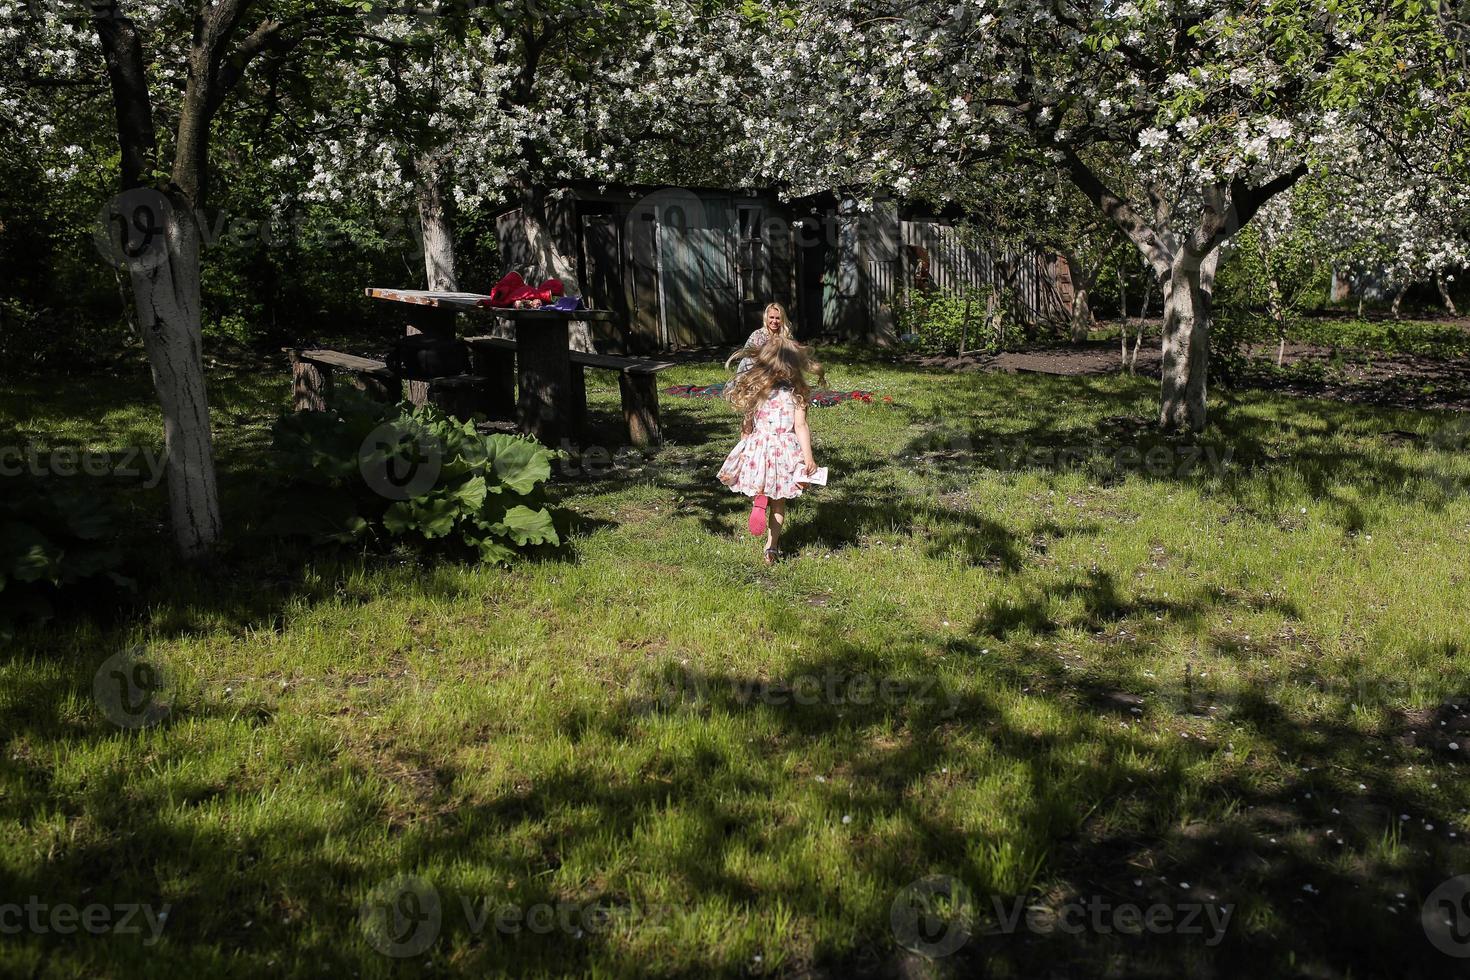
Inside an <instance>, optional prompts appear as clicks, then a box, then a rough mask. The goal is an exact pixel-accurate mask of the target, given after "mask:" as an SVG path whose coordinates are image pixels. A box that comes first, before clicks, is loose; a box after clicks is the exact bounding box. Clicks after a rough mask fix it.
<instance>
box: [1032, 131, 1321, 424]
mask: <svg viewBox="0 0 1470 980" xmlns="http://www.w3.org/2000/svg"><path fill="white" fill-rule="evenodd" d="M1061 150H1062V152H1063V155H1064V159H1065V160H1066V165H1067V170H1068V174H1069V176H1070V177H1071V179H1072V183H1073V184H1075V185H1076V187H1077V189H1078V190H1079V191H1081V192H1082V194H1083V195H1084V196H1086V197H1087V198H1088V199H1089V200H1090V201H1092V203H1093V204H1094V205H1096V206H1097V207H1098V209H1099V210H1101V211H1102V213H1103V214H1105V215H1107V216H1108V218H1109V219H1111V220H1112V222H1113V223H1114V224H1116V225H1117V226H1118V228H1119V230H1121V231H1122V232H1123V234H1125V235H1127V236H1128V239H1129V240H1130V241H1131V242H1133V244H1134V245H1135V246H1136V247H1137V248H1138V250H1139V252H1141V253H1142V254H1143V257H1144V259H1145V260H1146V261H1147V262H1148V264H1149V265H1150V266H1151V267H1152V268H1153V270H1154V272H1155V274H1157V275H1158V276H1159V278H1160V279H1161V280H1163V289H1164V329H1163V337H1162V345H1163V351H1162V353H1163V371H1162V377H1161V379H1160V383H1159V384H1160V391H1159V425H1160V426H1161V427H1162V428H1164V429H1165V430H1170V431H1177V430H1182V429H1191V430H1194V431H1199V430H1200V429H1203V428H1204V426H1205V422H1206V419H1207V416H1206V410H1205V395H1206V387H1207V386H1206V376H1207V375H1208V373H1209V366H1210V301H1211V299H1212V298H1213V295H1214V290H1215V270H1216V269H1217V268H1218V266H1219V262H1220V246H1221V245H1223V244H1224V243H1225V242H1226V241H1228V240H1229V239H1230V236H1231V235H1233V234H1235V233H1236V232H1237V231H1239V230H1240V229H1241V228H1243V227H1244V226H1245V225H1246V223H1247V222H1249V221H1250V220H1251V218H1253V217H1255V215H1256V213H1257V212H1258V211H1259V210H1260V209H1261V205H1263V204H1265V202H1266V201H1268V200H1270V199H1271V198H1272V197H1274V196H1275V195H1276V194H1279V193H1281V192H1282V191H1284V190H1286V189H1288V188H1290V187H1291V186H1292V184H1294V183H1296V182H1297V181H1298V180H1300V179H1301V178H1302V176H1304V175H1305V174H1306V172H1307V168H1306V166H1305V165H1298V166H1297V167H1295V168H1293V169H1292V170H1290V171H1288V172H1286V173H1284V174H1281V175H1280V176H1278V177H1275V178H1273V179H1272V180H1269V181H1267V182H1266V183H1264V184H1260V185H1258V186H1251V185H1248V184H1246V183H1244V182H1242V181H1232V182H1231V183H1230V184H1218V185H1215V186H1212V187H1206V188H1205V189H1204V193H1203V200H1202V202H1201V204H1202V208H1201V212H1200V218H1199V222H1198V224H1197V226H1195V228H1194V230H1193V231H1192V232H1190V233H1189V234H1188V235H1186V236H1181V235H1180V234H1178V233H1176V232H1175V231H1173V230H1172V225H1173V224H1174V219H1175V214H1174V204H1173V203H1171V199H1170V198H1169V196H1168V195H1167V194H1166V193H1164V192H1163V191H1161V190H1159V189H1155V190H1152V191H1150V193H1149V199H1150V201H1151V202H1152V204H1153V215H1152V217H1146V216H1145V214H1144V212H1142V211H1140V210H1138V209H1136V208H1135V206H1134V205H1133V204H1132V203H1130V202H1129V201H1127V200H1125V199H1124V198H1122V197H1121V196H1119V195H1118V194H1116V193H1114V192H1113V191H1112V190H1111V189H1110V188H1109V187H1108V186H1107V185H1106V184H1104V183H1103V181H1102V179H1101V178H1100V177H1099V176H1098V175H1097V173H1096V172H1094V171H1093V170H1092V168H1091V167H1089V166H1088V165H1087V163H1086V162H1085V161H1083V160H1082V159H1081V157H1079V156H1078V155H1077V154H1076V152H1075V151H1072V150H1071V149H1070V148H1068V147H1066V146H1062V147H1061Z"/></svg>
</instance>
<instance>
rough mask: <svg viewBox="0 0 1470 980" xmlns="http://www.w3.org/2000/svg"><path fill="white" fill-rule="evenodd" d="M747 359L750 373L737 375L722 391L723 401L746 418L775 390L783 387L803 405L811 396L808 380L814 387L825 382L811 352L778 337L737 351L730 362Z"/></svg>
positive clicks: (743, 372) (806, 348)
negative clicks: (724, 399)
mask: <svg viewBox="0 0 1470 980" xmlns="http://www.w3.org/2000/svg"><path fill="white" fill-rule="evenodd" d="M747 357H748V358H750V359H751V360H752V362H753V363H752V364H751V366H750V368H749V370H746V371H742V372H741V373H740V374H738V375H736V377H735V380H734V381H731V382H730V383H729V384H728V385H727V386H726V387H725V398H726V400H727V401H729V402H730V404H731V405H734V406H735V408H736V409H737V410H738V411H740V412H743V413H745V414H747V415H749V414H750V413H751V412H753V411H755V410H756V409H757V408H759V407H760V405H761V403H762V402H764V401H765V400H766V398H767V397H768V396H769V395H770V393H771V391H772V389H774V388H778V387H780V386H782V385H785V386H786V387H788V388H790V389H791V390H792V391H794V392H795V393H796V396H797V397H798V398H800V399H801V400H802V401H805V400H806V399H807V397H808V396H809V395H810V394H811V385H810V384H808V380H809V379H810V380H811V381H815V382H816V383H817V384H822V383H823V382H824V381H825V380H826V373H825V372H824V371H823V369H822V365H820V364H818V363H817V362H816V361H814V360H812V352H811V348H809V347H803V346H802V345H801V344H798V343H797V342H796V341H794V340H792V339H790V338H789V337H783V336H781V335H779V334H778V335H776V336H775V337H772V338H771V339H770V340H768V341H766V342H765V343H764V344H761V345H760V346H759V347H746V348H743V349H741V350H739V351H736V352H735V354H734V355H732V356H731V358H730V360H732V361H733V360H735V359H737V358H740V359H743V358H747ZM727 366H728V362H727Z"/></svg>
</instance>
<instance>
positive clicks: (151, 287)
mask: <svg viewBox="0 0 1470 980" xmlns="http://www.w3.org/2000/svg"><path fill="white" fill-rule="evenodd" d="M157 197H158V199H159V200H162V199H163V195H162V194H158V195H157ZM170 204H171V205H173V206H171V207H169V208H168V209H167V210H166V211H165V213H164V214H162V215H159V216H158V219H159V220H158V223H157V225H156V226H155V228H156V229H157V230H159V231H161V232H162V238H161V240H159V241H157V242H156V243H155V245H154V246H153V247H152V248H151V249H149V251H148V252H146V253H145V257H146V260H144V261H135V262H134V263H132V268H131V273H130V277H131V280H132V285H133V300H134V305H135V307H136V309H137V314H138V326H139V332H140V333H141V334H142V337H143V349H144V351H145V352H146V353H147V355H148V364H149V367H150V368H151V370H152V374H153V388H154V391H156V392H157V394H158V403H159V405H160V407H161V408H162V410H163V446H164V453H165V454H166V459H167V474H168V502H169V518H170V523H171V526H172V527H173V530H174V540H175V543H176V544H177V545H178V548H179V550H180V551H181V552H182V553H183V554H184V555H185V556H186V557H190V558H194V557H199V556H201V555H204V554H205V553H207V552H208V551H209V550H210V549H211V548H212V547H213V546H214V544H215V542H216V541H217V540H218V539H219V536H220V532H221V530H222V525H221V521H220V509H219V488H218V486H217V484H216V480H215V466H214V445H213V439H212V436H211V432H210V422H209V398H208V395H207V394H206V391H205V381H204V357H203V351H202V349H201V330H200V303H199V272H200V265H199V246H200V242H199V227H198V224H197V223H196V221H195V216H194V213H193V211H192V209H190V208H188V207H187V204H186V202H181V201H179V202H170ZM181 205H182V206H181Z"/></svg>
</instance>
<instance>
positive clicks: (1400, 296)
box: [1389, 283, 1409, 320]
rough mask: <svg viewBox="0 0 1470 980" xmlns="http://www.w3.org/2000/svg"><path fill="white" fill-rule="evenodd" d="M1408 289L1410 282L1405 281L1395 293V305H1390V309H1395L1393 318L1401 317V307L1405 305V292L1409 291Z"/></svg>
mask: <svg viewBox="0 0 1470 980" xmlns="http://www.w3.org/2000/svg"><path fill="white" fill-rule="evenodd" d="M1408 291H1409V284H1408V283H1404V284H1403V285H1402V286H1400V287H1399V290H1398V292H1396V293H1394V294H1393V305H1392V306H1391V307H1389V309H1391V310H1392V311H1393V318H1394V319H1395V320H1397V319H1398V318H1399V307H1400V306H1402V305H1403V302H1404V293H1407V292H1408Z"/></svg>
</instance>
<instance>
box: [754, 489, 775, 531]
mask: <svg viewBox="0 0 1470 980" xmlns="http://www.w3.org/2000/svg"><path fill="white" fill-rule="evenodd" d="M770 503H771V498H770V497H767V496H766V495H765V494H763V493H762V494H757V495H756V497H755V499H754V500H752V501H751V502H750V533H751V534H756V535H760V534H765V533H766V507H768V506H769V505H770Z"/></svg>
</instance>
